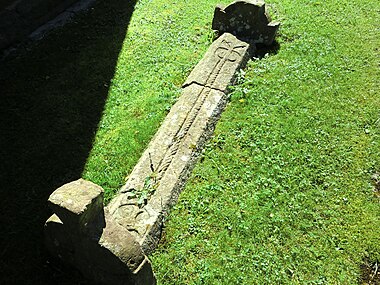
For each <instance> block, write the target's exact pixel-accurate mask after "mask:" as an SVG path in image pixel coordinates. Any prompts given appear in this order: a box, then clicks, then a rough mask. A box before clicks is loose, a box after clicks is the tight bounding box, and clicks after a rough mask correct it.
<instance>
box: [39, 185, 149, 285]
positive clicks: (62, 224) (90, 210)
mask: <svg viewBox="0 0 380 285" xmlns="http://www.w3.org/2000/svg"><path fill="white" fill-rule="evenodd" d="M49 203H50V206H51V208H52V209H53V211H54V212H55V214H54V215H52V216H51V217H50V218H49V219H48V220H47V222H46V224H45V244H46V247H47V249H48V250H49V251H50V253H51V254H52V255H53V256H56V257H58V258H60V259H61V260H62V261H63V262H66V263H68V264H70V265H72V266H75V267H77V268H78V269H79V270H80V271H81V272H82V273H83V274H84V276H86V277H88V278H90V279H92V280H95V281H96V283H99V284H116V285H119V284H120V285H127V284H131V285H143V284H144V285H145V284H147V285H151V284H152V285H153V284H156V279H155V276H154V274H153V271H152V267H151V264H150V261H149V260H148V258H147V257H146V256H145V255H144V253H143V251H142V249H141V246H140V244H139V243H138V241H137V240H136V239H135V238H134V237H133V236H132V235H131V234H130V232H129V231H128V230H127V229H125V228H124V227H122V226H120V225H119V224H118V223H116V222H115V220H114V218H113V217H112V216H111V215H109V213H108V212H107V211H104V208H103V190H102V188H101V187H100V186H98V185H96V184H94V183H91V182H89V181H85V180H83V179H79V180H77V181H73V182H71V183H68V184H66V185H64V186H62V187H60V188H58V189H57V190H56V191H55V192H54V193H53V194H52V195H51V196H50V198H49Z"/></svg>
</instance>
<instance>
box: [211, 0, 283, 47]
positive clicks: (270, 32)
mask: <svg viewBox="0 0 380 285" xmlns="http://www.w3.org/2000/svg"><path fill="white" fill-rule="evenodd" d="M279 26H280V23H279V22H271V19H270V17H269V16H268V13H267V12H266V10H265V3H264V1H261V0H238V1H235V2H233V3H231V4H230V5H228V6H227V7H223V6H221V5H218V6H217V7H216V8H215V12H214V18H213V21H212V28H213V29H214V30H217V31H218V32H219V34H222V33H225V32H229V33H232V34H234V35H235V36H237V37H239V38H244V39H247V40H250V41H252V42H254V43H262V44H265V45H271V44H272V42H273V40H274V37H275V35H276V31H277V30H278V27H279Z"/></svg>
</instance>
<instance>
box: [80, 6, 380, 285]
mask: <svg viewBox="0 0 380 285" xmlns="http://www.w3.org/2000/svg"><path fill="white" fill-rule="evenodd" d="M217 2H219V1H205V0H198V1H179V2H178V1H177V2H176V3H174V2H173V3H172V2H168V1H164V0H152V1H147V0H145V1H139V2H138V5H137V6H136V9H135V12H134V16H133V18H132V21H131V24H130V27H129V30H128V33H127V35H126V40H125V42H124V46H123V49H122V50H121V52H120V56H119V61H118V65H117V68H116V73H115V77H114V79H113V81H112V84H111V86H110V91H109V97H108V101H107V104H106V108H105V110H104V115H103V119H102V121H101V122H100V124H99V130H98V133H97V135H96V140H95V145H94V148H93V151H92V153H91V156H90V158H89V160H88V163H87V165H86V169H85V172H84V174H83V176H84V177H85V178H87V179H90V180H92V181H94V182H96V183H98V184H99V185H101V186H103V187H104V188H105V189H106V192H107V199H109V198H110V197H112V194H113V193H115V192H116V191H117V190H118V189H119V188H120V186H121V185H122V184H123V183H124V179H125V177H126V176H127V175H128V173H129V172H130V171H131V169H132V167H133V166H134V164H135V163H136V162H137V160H138V158H139V156H140V155H141V153H142V151H143V150H144V148H145V147H146V145H147V143H148V142H149V140H150V138H151V137H152V136H153V135H154V133H155V131H156V130H157V128H158V127H159V125H160V122H161V121H162V120H163V118H164V117H165V115H166V113H167V111H168V110H169V108H170V106H171V105H172V104H173V103H174V102H175V100H176V98H177V97H178V96H179V94H180V86H181V84H182V83H183V82H184V80H185V78H186V75H187V74H188V73H189V72H190V70H191V69H192V68H193V66H194V65H195V64H196V63H197V62H198V61H199V60H200V58H201V57H202V55H203V53H204V52H205V51H206V49H207V47H208V46H209V44H210V42H211V38H212V34H211V31H210V22H211V17H212V13H213V7H214V6H215V4H216V3H217ZM224 2H225V3H226V2H227V1H224ZM270 8H271V9H270V11H271V13H272V14H273V15H274V18H276V19H277V20H280V21H281V22H282V26H281V30H280V33H279V35H278V37H277V38H278V43H279V44H280V49H279V51H278V53H277V54H271V55H268V56H266V57H264V58H262V59H260V60H252V61H251V62H250V63H249V65H248V68H247V69H246V72H245V73H241V75H240V84H239V85H237V86H236V87H235V88H234V90H233V92H232V97H231V102H230V104H229V106H228V108H227V110H226V111H225V113H224V114H223V116H222V119H221V121H220V123H219V124H218V126H217V129H216V131H215V135H214V137H213V138H212V139H211V141H210V142H209V143H208V145H207V147H206V150H205V152H204V154H203V156H202V159H201V161H200V163H199V164H198V165H197V167H196V169H195V170H194V173H193V175H192V177H191V179H190V181H189V182H188V185H187V187H186V189H185V191H184V192H183V194H182V195H181V197H180V201H179V203H178V205H177V206H176V207H175V208H174V210H173V211H172V213H171V215H170V217H169V219H168V222H167V227H166V228H165V234H164V238H163V240H162V243H161V245H160V247H159V248H158V250H157V251H156V253H154V255H153V256H152V261H153V265H154V268H155V271H156V274H157V277H158V279H159V284H228V285H230V284H357V283H360V280H361V279H360V278H361V276H360V274H361V272H360V265H361V264H362V263H363V262H364V261H365V260H369V261H371V262H375V261H376V260H379V259H380V250H379V249H380V241H379V220H380V203H379V200H378V198H377V197H376V196H375V195H374V193H373V191H374V186H373V184H372V181H371V176H372V175H373V174H374V173H376V172H379V171H380V170H379V162H380V161H379V160H380V157H379V147H380V138H379V135H380V133H379V125H380V120H379V118H380V116H379V115H380V114H379V107H380V98H379V91H378V90H379V83H378V82H379V80H378V79H379V75H380V74H379V68H378V64H379V50H378V47H379V45H380V40H379V39H380V37H379V29H378V12H379V10H380V4H379V3H377V2H373V1H369V0H364V1H359V0H354V1H339V2H338V1H332V0H329V1H289V0H286V1H277V0H273V1H270Z"/></svg>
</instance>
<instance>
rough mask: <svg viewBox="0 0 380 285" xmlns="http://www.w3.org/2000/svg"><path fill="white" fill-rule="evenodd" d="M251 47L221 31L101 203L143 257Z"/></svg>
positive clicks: (212, 128) (154, 239)
mask: <svg viewBox="0 0 380 285" xmlns="http://www.w3.org/2000/svg"><path fill="white" fill-rule="evenodd" d="M251 50H252V45H250V44H248V43H246V42H244V41H242V40H239V39H238V38H236V37H235V36H233V35H232V34H230V33H225V34H223V35H222V36H221V37H220V38H218V39H217V40H216V41H215V42H214V43H213V44H212V45H211V47H210V48H209V50H208V51H207V53H206V55H205V56H204V58H203V59H202V60H201V61H200V62H199V64H198V65H197V66H196V67H195V68H194V70H193V71H192V72H191V74H190V76H189V78H188V80H187V81H186V82H185V84H184V87H183V91H182V95H181V96H180V98H179V100H178V101H177V103H176V104H175V105H174V106H173V107H172V109H171V110H170V112H169V114H168V115H167V117H166V119H165V120H164V122H163V124H162V126H161V127H160V129H159V130H158V132H157V133H156V135H155V136H154V138H153V139H152V141H151V142H150V144H149V145H148V147H147V149H146V150H145V152H144V153H143V155H142V157H141V158H140V160H139V162H138V163H137V165H136V166H135V168H134V169H133V171H132V173H131V175H130V176H129V179H128V181H127V182H126V184H125V185H124V186H123V187H122V189H121V191H120V193H119V194H118V195H117V196H116V197H115V198H114V199H113V200H112V201H111V203H110V204H109V206H108V207H107V208H108V210H109V212H110V214H111V215H113V217H114V218H115V220H116V221H117V222H118V223H119V224H120V225H121V226H123V227H125V228H126V229H127V230H128V231H129V232H130V233H131V234H132V235H133V236H134V237H135V238H136V240H137V241H139V242H140V244H141V246H142V248H143V251H144V253H145V254H147V255H149V254H150V253H151V252H152V251H153V250H154V248H155V247H156V244H157V243H158V241H159V238H160V235H161V228H162V222H163V219H164V217H165V216H166V214H167V211H168V210H169V208H170V207H171V206H172V205H173V204H174V203H175V202H176V201H177V199H178V195H179V193H180V192H181V190H182V189H183V187H184V184H185V181H186V179H187V178H188V176H189V174H190V172H191V170H192V168H193V166H194V164H195V162H196V159H197V157H198V154H199V152H200V151H201V149H202V148H203V145H204V143H205V141H206V140H207V139H208V138H209V137H210V136H211V134H212V132H213V130H214V127H215V124H216V121H217V119H218V118H219V116H220V113H221V112H222V110H223V109H224V107H225V105H226V102H227V99H228V95H227V87H228V86H229V85H230V84H232V83H233V82H234V78H235V74H236V72H237V71H238V70H240V69H241V68H243V67H244V65H245V64H246V62H247V60H248V58H249V56H250V52H251Z"/></svg>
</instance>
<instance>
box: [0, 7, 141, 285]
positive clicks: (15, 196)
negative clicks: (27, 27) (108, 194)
mask: <svg viewBox="0 0 380 285" xmlns="http://www.w3.org/2000/svg"><path fill="white" fill-rule="evenodd" d="M135 3H136V0H130V1H123V0H110V1H98V2H97V4H96V5H95V7H94V8H93V9H90V10H89V11H88V12H87V13H84V14H83V15H80V16H78V17H77V18H76V20H75V21H74V22H72V23H70V24H68V25H67V26H66V27H65V28H63V29H61V30H58V31H55V32H53V33H52V34H50V35H49V36H48V37H47V38H46V39H44V40H42V41H40V42H38V43H35V44H33V45H32V46H30V47H29V51H27V52H26V51H23V52H21V51H20V52H18V55H16V56H14V57H13V58H8V59H7V60H5V61H4V62H0V159H1V163H0V193H1V200H0V213H1V214H0V225H1V228H0V229H1V230H0V268H1V272H2V274H1V275H0V284H85V283H86V282H85V281H84V280H83V279H82V278H81V277H80V275H79V274H78V273H76V272H75V271H74V270H71V269H67V268H66V269H64V268H63V267H62V266H59V265H53V264H51V263H48V262H47V255H46V253H45V250H44V246H43V225H44V222H45V220H46V219H47V218H48V217H49V216H50V214H51V212H50V210H49V209H48V208H47V199H48V197H49V195H50V194H51V193H52V192H53V191H54V190H55V189H56V188H57V187H59V186H61V185H62V184H64V183H67V182H69V181H72V180H74V179H78V178H79V177H80V176H81V173H82V171H83V168H84V165H85V163H86V160H87V157H88V155H89V152H90V151H91V148H92V143H93V139H94V136H95V133H96V130H97V126H98V123H99V120H100V119H101V116H102V112H103V109H104V104H105V102H106V99H107V95H108V86H109V84H110V81H111V79H112V78H113V75H114V71H115V66H116V64H117V59H118V55H119V52H120V50H121V47H122V44H123V40H124V38H125V35H126V32H127V28H128V24H129V21H130V18H131V16H132V13H133V10H134V6H135Z"/></svg>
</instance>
